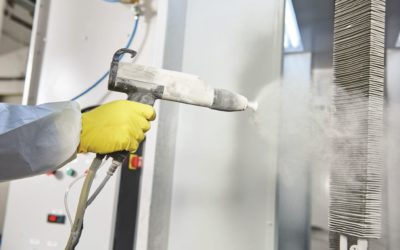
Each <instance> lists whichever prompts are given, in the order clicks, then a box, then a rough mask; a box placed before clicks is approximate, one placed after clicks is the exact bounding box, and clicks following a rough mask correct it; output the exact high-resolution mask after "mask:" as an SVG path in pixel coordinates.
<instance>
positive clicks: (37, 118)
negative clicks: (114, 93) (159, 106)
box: [0, 101, 155, 181]
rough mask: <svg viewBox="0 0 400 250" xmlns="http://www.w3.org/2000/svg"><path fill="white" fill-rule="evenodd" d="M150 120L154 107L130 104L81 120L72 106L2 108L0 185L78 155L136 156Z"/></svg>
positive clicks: (110, 107) (114, 104) (97, 111)
mask: <svg viewBox="0 0 400 250" xmlns="http://www.w3.org/2000/svg"><path fill="white" fill-rule="evenodd" d="M154 117H155V114H154V110H153V108H152V107H150V106H147V105H143V104H140V103H132V102H128V101H116V102H112V103H109V104H105V105H103V106H100V107H99V108H96V109H94V110H92V111H89V112H87V113H84V114H83V115H81V112H80V107H79V105H78V103H76V102H59V103H49V104H44V105H38V106H23V105H9V104H0V181H4V180H10V179H17V178H23V177H27V176H32V175H36V174H41V173H45V172H47V171H51V170H54V169H57V168H59V167H61V166H63V165H64V164H66V163H67V162H69V161H71V160H72V159H74V158H75V157H76V153H77V152H94V153H110V152H114V151H120V150H128V151H135V150H136V149H137V147H138V145H139V143H140V141H142V140H143V138H144V133H145V132H146V131H147V130H148V129H149V128H150V123H149V120H153V119H154Z"/></svg>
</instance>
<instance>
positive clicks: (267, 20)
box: [169, 0, 284, 250]
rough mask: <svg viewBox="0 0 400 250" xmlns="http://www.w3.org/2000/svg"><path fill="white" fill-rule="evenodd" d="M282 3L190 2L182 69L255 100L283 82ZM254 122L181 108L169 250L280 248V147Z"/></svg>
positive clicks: (238, 116)
mask: <svg viewBox="0 0 400 250" xmlns="http://www.w3.org/2000/svg"><path fill="white" fill-rule="evenodd" d="M283 2H284V1H281V0H275V1H256V0H251V1H239V0H233V1H232V0H222V1H211V0H208V1H188V12H187V18H186V20H187V22H186V33H185V50H184V61H183V71H185V72H188V73H193V74H197V75H199V76H200V77H201V78H202V79H204V80H206V81H207V82H208V83H209V84H210V85H212V86H214V87H219V88H227V89H230V90H233V91H237V92H240V93H242V94H244V95H246V96H247V97H249V98H250V99H255V98H256V97H257V95H258V94H259V92H261V90H262V88H263V87H265V86H266V85H267V84H268V83H270V82H272V81H274V80H276V79H277V78H279V77H280V73H281V50H282V49H281V48H282V39H281V38H282V33H281V32H282V28H283V15H282V14H283ZM252 118H253V117H252V113H251V112H242V113H223V112H218V111H211V110H207V109H204V108H198V107H190V106H185V105H181V107H180V117H179V121H178V137H177V148H176V154H175V162H176V164H175V176H174V189H173V201H172V209H171V211H172V214H171V226H170V238H169V249H170V250H187V249H191V250H200V249H201V250H203V249H230V250H243V249H252V250H259V249H274V244H275V232H274V231H275V226H276V224H275V191H276V190H275V186H276V149H275V148H271V147H269V145H268V144H267V143H266V142H265V141H264V140H263V139H262V138H261V135H260V133H259V132H258V131H257V130H256V127H255V126H254V124H253V123H252Z"/></svg>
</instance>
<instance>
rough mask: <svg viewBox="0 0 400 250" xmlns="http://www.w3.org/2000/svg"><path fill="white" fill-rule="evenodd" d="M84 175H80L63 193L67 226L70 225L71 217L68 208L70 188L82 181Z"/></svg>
mask: <svg viewBox="0 0 400 250" xmlns="http://www.w3.org/2000/svg"><path fill="white" fill-rule="evenodd" d="M85 176H86V175H84V174H83V175H81V176H79V177H78V178H76V179H75V180H74V181H73V182H71V183H70V184H69V186H68V188H67V189H66V190H65V193H64V208H65V212H66V213H67V218H68V221H69V224H70V225H72V216H71V212H70V211H69V206H68V195H69V191H70V190H71V188H72V187H73V186H74V185H75V184H76V183H77V182H78V181H80V180H82V179H83V178H84V177H85Z"/></svg>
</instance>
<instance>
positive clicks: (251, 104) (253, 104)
mask: <svg viewBox="0 0 400 250" xmlns="http://www.w3.org/2000/svg"><path fill="white" fill-rule="evenodd" d="M247 108H250V109H252V110H253V111H257V109H258V102H256V101H254V102H248V103H247Z"/></svg>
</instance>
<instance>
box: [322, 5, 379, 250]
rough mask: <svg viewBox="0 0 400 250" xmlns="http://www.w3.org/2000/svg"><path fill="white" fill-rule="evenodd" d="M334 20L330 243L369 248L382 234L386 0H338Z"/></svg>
mask: <svg viewBox="0 0 400 250" xmlns="http://www.w3.org/2000/svg"><path fill="white" fill-rule="evenodd" d="M334 23H335V27H334V53H333V58H334V59H333V66H334V84H335V94H334V105H335V109H336V112H335V123H336V124H335V125H336V128H338V130H339V134H340V135H339V136H337V137H336V138H334V142H333V145H334V154H335V155H334V159H335V162H334V165H333V166H332V167H331V184H330V212H329V229H330V231H331V236H330V237H331V239H330V247H331V249H335V250H337V249H340V250H342V249H344V250H348V249H347V247H348V246H350V249H352V250H366V249H367V244H368V241H367V239H370V238H379V237H380V236H381V199H382V198H381V196H382V194H381V193H382V180H383V177H382V175H383V156H382V155H383V154H382V146H381V143H382V140H383V106H384V93H383V92H384V91H383V90H384V88H383V87H384V65H385V64H384V62H385V61H384V57H385V43H384V42H385V41H384V40H385V0H336V1H335V21H334ZM344 241H346V242H344Z"/></svg>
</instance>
